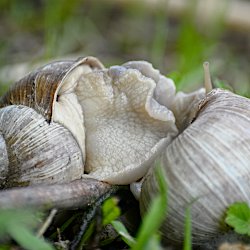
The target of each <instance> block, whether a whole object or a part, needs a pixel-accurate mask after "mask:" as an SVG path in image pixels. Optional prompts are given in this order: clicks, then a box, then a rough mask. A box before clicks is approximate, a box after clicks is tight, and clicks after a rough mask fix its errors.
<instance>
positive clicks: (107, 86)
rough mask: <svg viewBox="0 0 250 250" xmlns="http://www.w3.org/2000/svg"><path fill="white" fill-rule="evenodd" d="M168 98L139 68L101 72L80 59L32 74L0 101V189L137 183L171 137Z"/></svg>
mask: <svg viewBox="0 0 250 250" xmlns="http://www.w3.org/2000/svg"><path fill="white" fill-rule="evenodd" d="M174 93H175V86H174V83H173V81H172V80H171V79H169V78H167V77H165V76H163V75H161V74H160V73H159V71H158V70H156V69H154V68H153V67H152V65H151V64H150V63H147V62H143V61H132V62H128V63H125V64H123V65H122V66H112V67H110V68H105V67H104V66H103V65H102V63H101V62H100V61H99V60H98V59H96V58H94V57H86V58H80V59H78V60H76V61H73V60H72V61H70V60H69V61H58V62H52V63H49V64H47V65H45V66H43V67H41V68H39V69H37V70H35V71H34V72H31V73H30V74H28V75H27V76H25V77H24V78H22V79H21V80H19V81H18V82H16V83H15V84H14V85H13V86H12V87H11V88H10V89H9V91H8V92H7V93H6V94H5V95H4V96H3V97H1V99H0V107H1V109H0V135H1V137H0V143H1V144H0V149H1V153H0V163H1V164H0V166H1V168H0V174H1V175H0V176H1V178H0V185H1V186H2V187H3V188H6V187H13V186H27V185H34V184H51V183H61V182H69V181H72V180H75V179H79V178H81V177H83V176H85V177H92V178H95V179H98V180H100V181H106V182H108V183H111V184H130V183H132V182H134V181H136V180H137V179H139V178H141V177H143V176H144V175H145V173H146V172H147V170H148V168H149V167H150V165H151V164H152V162H153V161H154V159H155V158H156V157H157V154H158V152H160V151H161V150H162V148H164V147H165V146H166V145H167V144H168V143H169V142H170V141H171V140H172V138H173V137H174V136H176V134H177V133H178V129H177V127H176V125H175V118H174V115H173V112H172V111H171V110H169V108H168V106H171V105H172V102H173V100H174ZM166 97H167V98H166Z"/></svg>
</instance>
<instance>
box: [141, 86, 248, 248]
mask: <svg viewBox="0 0 250 250" xmlns="http://www.w3.org/2000/svg"><path fill="white" fill-rule="evenodd" d="M249 125H250V101H249V100H248V99H247V98H244V97H241V96H238V95H236V94H233V93H231V92H229V91H225V90H219V89H215V90H213V91H212V92H211V93H209V94H208V96H207V97H206V98H205V99H204V100H203V101H201V102H200V104H199V109H198V113H197V114H196V117H195V119H194V120H193V122H192V123H191V124H190V125H189V126H188V127H186V128H185V129H184V130H183V132H182V133H180V134H179V136H178V137H177V138H176V139H175V140H174V141H173V142H172V143H171V144H170V145H169V146H168V147H167V148H166V150H165V152H164V153H163V154H162V155H161V158H160V165H161V167H162V168H163V169H164V170H165V172H166V182H167V184H168V188H169V190H168V212H167V214H166V216H167V218H166V220H165V222H164V224H163V227H162V232H163V236H164V237H165V240H166V241H168V242H173V241H174V242H175V243H178V242H179V243H180V242H181V241H182V240H183V235H184V219H185V209H186V208H187V206H189V205H190V204H191V211H192V236H193V243H194V244H202V243H203V242H204V241H206V240H207V239H208V238H209V237H213V236H214V235H215V234H217V233H218V232H219V230H220V226H221V225H220V223H221V221H222V219H223V215H224V212H225V209H226V208H227V207H228V206H229V205H230V204H232V203H233V202H236V201H245V202H248V203H250V193H249V189H250V168H249V162H250V130H249ZM154 175H155V170H154V168H153V169H151V171H149V173H148V174H147V176H146V178H145V181H144V183H143V186H142V194H141V197H140V206H141V211H142V213H144V212H145V210H147V208H148V205H149V203H150V201H151V200H152V199H153V198H154V197H155V195H156V193H157V192H158V191H157V190H158V186H157V181H156V179H155V176H154Z"/></svg>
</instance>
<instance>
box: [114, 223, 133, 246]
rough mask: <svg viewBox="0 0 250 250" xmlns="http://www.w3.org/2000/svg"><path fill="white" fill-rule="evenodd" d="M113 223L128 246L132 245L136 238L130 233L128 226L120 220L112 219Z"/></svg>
mask: <svg viewBox="0 0 250 250" xmlns="http://www.w3.org/2000/svg"><path fill="white" fill-rule="evenodd" d="M111 224H112V226H113V227H114V229H115V230H116V231H117V232H118V233H119V235H120V236H121V237H122V240H123V241H124V242H125V243H126V244H127V245H128V246H130V247H132V246H133V245H134V244H135V239H134V238H133V237H132V236H131V235H130V234H129V232H128V231H127V229H126V227H125V226H124V225H123V224H122V223H121V222H120V221H112V222H111Z"/></svg>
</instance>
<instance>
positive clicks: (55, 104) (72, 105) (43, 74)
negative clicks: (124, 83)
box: [0, 57, 103, 159]
mask: <svg viewBox="0 0 250 250" xmlns="http://www.w3.org/2000/svg"><path fill="white" fill-rule="evenodd" d="M102 68H103V65H102V64H101V62H100V61H99V60H98V59H96V58H94V57H85V58H79V59H77V60H64V61H56V62H52V63H49V64H47V65H45V66H42V67H40V68H38V69H37V70H35V71H33V72H31V73H30V74H28V75H27V76H25V77H24V78H22V79H21V80H20V81H17V82H16V83H15V84H14V85H13V86H12V87H11V88H10V90H9V91H8V92H7V93H6V94H5V95H4V96H3V97H1V99H0V108H1V107H5V106H8V105H24V106H28V107H30V108H33V109H34V110H35V111H37V112H38V113H39V114H41V115H42V116H43V117H44V118H45V119H46V120H47V122H51V121H54V122H58V123H60V124H62V125H63V126H65V127H66V128H68V129H69V130H70V131H71V132H72V134H73V135H74V136H75V138H76V140H77V142H78V144H79V146H80V148H81V150H82V153H83V159H85V130H84V126H83V114H82V110H81V107H80V105H79V104H78V101H77V96H76V94H75V88H76V84H77V81H78V78H79V77H80V76H81V75H82V74H86V73H89V72H91V71H93V70H95V69H102ZM72 121H74V122H72Z"/></svg>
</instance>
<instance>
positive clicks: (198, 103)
mask: <svg viewBox="0 0 250 250" xmlns="http://www.w3.org/2000/svg"><path fill="white" fill-rule="evenodd" d="M0 106H1V109H0V149H1V151H0V185H1V186H2V187H13V186H24V185H31V184H40V183H45V184H46V183H60V182H70V181H72V180H74V179H79V178H81V176H83V175H84V173H88V176H91V177H93V178H96V179H99V180H102V181H106V182H109V183H112V184H130V183H132V182H134V181H136V180H138V179H140V178H142V177H144V176H145V175H146V176H145V178H144V181H143V184H142V192H141V195H140V207H141V211H142V213H144V212H143V211H144V210H147V208H148V204H149V202H150V200H152V199H153V198H154V197H155V194H156V192H157V189H158V188H157V182H156V180H155V177H154V175H155V169H154V167H153V166H154V163H155V160H156V159H158V160H159V159H160V163H161V164H160V165H161V167H162V168H164V169H165V172H166V178H167V179H166V181H167V184H168V187H169V192H168V212H167V218H166V221H165V223H164V225H163V227H162V232H163V237H165V239H166V240H169V239H171V241H176V242H178V241H179V242H180V241H182V240H183V227H184V225H183V223H184V216H185V209H186V207H187V206H188V205H189V204H190V203H191V202H193V203H192V209H191V211H192V230H193V242H194V243H196V244H202V242H203V241H206V240H207V238H209V237H213V236H214V235H215V234H216V233H217V232H218V230H219V226H220V224H219V223H220V219H221V217H222V216H223V212H224V211H225V209H226V207H227V206H229V205H230V204H231V203H233V202H235V201H246V202H249V201H250V194H248V190H249V187H250V184H249V179H250V168H249V167H250V163H249V162H250V154H249V152H250V132H249V129H248V127H249V125H250V102H249V100H248V99H247V98H244V97H241V96H238V95H235V94H233V93H231V92H229V91H225V90H219V89H215V90H212V91H210V92H209V93H207V94H206V93H205V90H204V89H200V90H198V91H196V92H193V93H190V94H184V93H177V94H176V93H175V86H174V83H173V81H172V80H171V79H169V78H166V77H164V76H163V75H161V74H160V73H159V71H158V70H156V69H154V68H153V67H152V65H151V64H149V63H147V62H141V61H139V62H136V61H134V62H128V63H125V64H123V65H122V66H112V67H110V68H109V69H106V68H105V67H104V66H103V65H102V64H101V63H100V62H99V61H98V59H96V58H93V57H86V58H83V59H78V60H77V61H61V62H54V63H51V64H48V65H46V66H44V67H42V68H40V69H38V70H36V71H35V72H32V73H30V74H29V75H27V76H26V77H24V78H23V79H21V80H20V81H19V82H17V83H16V84H15V85H13V87H12V88H11V89H10V90H9V91H8V92H7V93H6V94H5V95H4V96H3V97H2V98H1V100H0ZM148 170H149V171H148ZM194 200H195V201H194Z"/></svg>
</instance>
